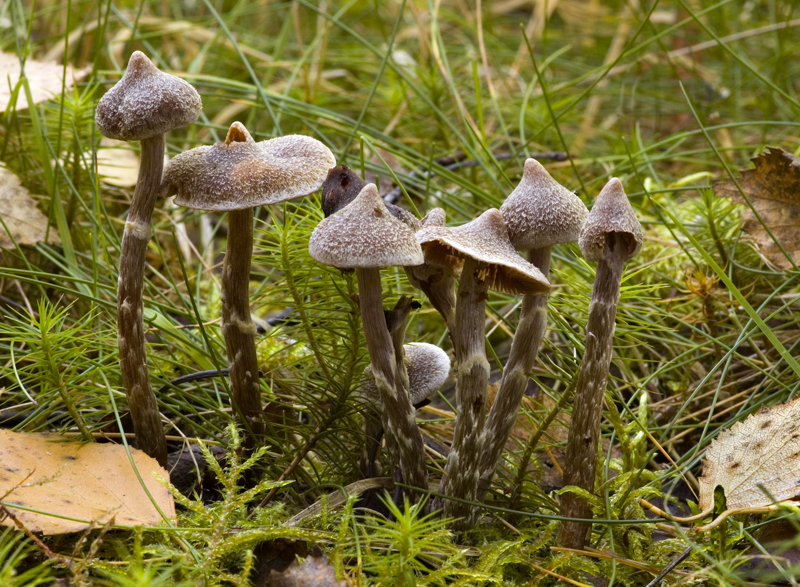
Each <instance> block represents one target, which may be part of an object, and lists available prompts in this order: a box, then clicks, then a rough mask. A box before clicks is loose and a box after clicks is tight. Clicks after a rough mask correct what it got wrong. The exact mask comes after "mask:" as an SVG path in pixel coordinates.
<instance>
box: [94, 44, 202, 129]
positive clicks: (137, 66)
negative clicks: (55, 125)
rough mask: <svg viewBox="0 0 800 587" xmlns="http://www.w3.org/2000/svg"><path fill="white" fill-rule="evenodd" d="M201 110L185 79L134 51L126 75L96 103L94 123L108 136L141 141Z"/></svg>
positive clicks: (189, 120) (190, 118)
mask: <svg viewBox="0 0 800 587" xmlns="http://www.w3.org/2000/svg"><path fill="white" fill-rule="evenodd" d="M202 109H203V104H202V102H201V101H200V94H198V93H197V91H196V90H195V89H194V88H193V87H192V86H191V85H190V84H189V83H188V82H185V81H183V80H182V79H180V78H179V77H175V76H174V75H170V74H168V73H164V72H163V71H160V70H159V69H158V68H157V67H156V66H155V65H153V63H152V61H150V60H149V59H148V58H147V57H146V56H145V54H144V53H142V52H140V51H134V53H133V54H132V55H131V58H130V61H128V68H127V69H126V70H125V75H123V76H122V79H121V80H119V81H118V82H117V83H116V85H115V86H114V87H112V88H111V89H110V90H109V91H108V92H106V94H105V95H104V96H103V97H102V98H101V99H100V102H99V103H98V104H97V111H96V113H95V122H96V124H97V128H98V129H99V130H100V133H101V134H103V135H105V136H107V137H109V138H112V139H118V140H121V141H140V140H142V139H149V138H150V137H154V136H156V135H160V134H164V133H165V132H168V131H170V130H172V129H174V128H180V127H182V126H186V125H188V124H191V123H193V122H194V121H195V120H197V117H198V116H200V111H201V110H202Z"/></svg>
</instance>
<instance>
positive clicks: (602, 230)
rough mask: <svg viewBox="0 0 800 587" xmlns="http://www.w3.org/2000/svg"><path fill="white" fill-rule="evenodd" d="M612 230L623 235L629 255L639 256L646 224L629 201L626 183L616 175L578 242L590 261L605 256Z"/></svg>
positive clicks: (628, 257) (600, 198)
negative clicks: (637, 215)
mask: <svg viewBox="0 0 800 587" xmlns="http://www.w3.org/2000/svg"><path fill="white" fill-rule="evenodd" d="M611 233H616V234H617V235H619V236H621V237H622V238H623V242H624V243H625V248H626V250H627V256H626V257H625V258H624V260H625V261H627V260H628V259H630V258H632V257H635V256H636V255H637V254H638V253H639V251H640V250H641V248H642V239H643V236H642V225H641V224H639V219H638V218H636V213H635V212H634V211H633V208H631V204H630V202H628V196H626V195H625V191H624V190H623V189H622V183H621V182H620V181H619V180H618V179H617V178H616V177H612V178H611V179H610V180H609V182H608V183H607V184H606V185H605V187H603V189H602V190H601V191H600V194H598V196H597V199H596V200H595V202H594V206H593V207H592V211H591V212H590V213H589V218H587V219H586V224H584V225H583V229H582V230H581V236H580V239H579V240H578V245H579V246H580V247H581V252H582V253H583V256H584V257H585V258H586V260H587V261H599V260H600V259H602V258H603V253H604V251H605V248H606V239H607V238H608V235H609V234H611Z"/></svg>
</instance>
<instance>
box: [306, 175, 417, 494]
mask: <svg viewBox="0 0 800 587" xmlns="http://www.w3.org/2000/svg"><path fill="white" fill-rule="evenodd" d="M308 250H309V253H310V254H311V257H312V258H314V259H316V260H317V261H319V262H320V263H324V264H326V265H331V266H333V267H338V268H340V269H355V270H356V277H357V279H358V295H359V307H360V310H361V320H362V323H363V325H364V338H365V340H366V343H367V350H368V351H369V359H370V363H371V364H372V372H373V375H374V377H375V385H376V387H377V388H378V392H379V394H380V398H381V404H382V409H381V422H382V424H383V428H384V430H385V431H386V446H387V449H388V451H389V458H390V460H391V463H392V465H393V466H394V467H398V468H399V469H400V471H401V473H402V475H403V479H404V480H405V481H406V483H408V484H410V485H412V486H414V487H421V488H423V489H427V487H428V485H427V483H428V481H427V479H428V472H427V469H426V467H425V451H424V447H423V445H422V435H421V434H420V432H419V428H417V424H416V421H415V419H414V408H413V406H412V404H411V398H410V397H409V392H408V389H407V388H405V387H404V386H403V384H402V379H401V377H399V376H398V373H397V368H396V363H395V354H394V349H393V345H392V338H391V336H390V334H389V329H388V328H387V327H386V319H385V317H384V314H383V302H382V300H381V276H380V268H381V267H389V266H393V265H419V264H421V263H422V261H423V257H422V251H421V250H420V247H419V244H418V243H417V240H416V238H415V237H414V233H413V232H412V231H411V229H410V228H408V226H406V225H405V224H403V223H402V222H400V221H399V220H397V219H396V218H395V217H394V216H392V214H391V213H390V212H389V210H387V208H386V206H385V205H384V203H383V200H382V199H381V197H380V195H379V194H378V189H377V188H376V187H375V185H374V184H367V185H366V186H364V188H363V189H362V190H361V192H359V194H358V196H357V197H356V198H355V200H353V201H352V202H351V203H350V204H348V205H347V206H345V207H344V208H342V209H341V210H339V211H338V212H336V213H335V214H333V215H331V216H329V217H327V218H325V219H324V220H322V222H320V223H319V224H318V225H317V227H316V228H315V229H314V232H313V233H312V235H311V238H310V239H309V243H308Z"/></svg>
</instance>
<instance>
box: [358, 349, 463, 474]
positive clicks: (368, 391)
mask: <svg viewBox="0 0 800 587" xmlns="http://www.w3.org/2000/svg"><path fill="white" fill-rule="evenodd" d="M403 349H404V362H405V365H406V369H407V372H408V389H409V393H410V397H411V404H412V405H413V406H414V407H415V408H419V407H421V406H422V405H425V404H426V403H428V397H430V396H431V395H432V394H434V393H435V392H436V391H438V390H439V388H441V387H442V385H444V382H445V381H446V380H447V376H448V375H449V373H450V357H448V356H447V353H446V352H444V351H443V350H442V349H440V348H439V347H438V346H436V345H433V344H429V343H426V342H412V343H410V344H407V345H403ZM364 376H365V377H366V378H367V379H366V381H365V382H364V384H363V385H362V386H361V387H360V388H359V395H360V396H361V397H362V398H364V400H365V401H366V403H367V404H368V406H369V407H368V410H367V413H365V414H364V426H365V432H366V444H365V446H364V452H363V454H362V459H361V472H362V474H363V475H364V476H365V477H372V463H373V461H374V460H375V457H374V451H373V450H370V447H373V448H376V447H377V443H379V442H380V437H381V435H382V434H383V428H382V427H380V426H375V425H374V423H375V422H377V421H378V420H379V419H380V418H379V416H378V413H379V412H380V409H381V408H380V406H381V403H380V393H379V392H378V387H377V386H376V385H375V378H374V377H373V374H372V365H369V366H367V368H366V369H364Z"/></svg>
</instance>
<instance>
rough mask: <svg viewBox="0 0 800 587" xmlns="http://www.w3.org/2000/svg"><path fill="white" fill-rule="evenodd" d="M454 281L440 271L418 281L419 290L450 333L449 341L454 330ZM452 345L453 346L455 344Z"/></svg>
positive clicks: (450, 276) (451, 277)
mask: <svg viewBox="0 0 800 587" xmlns="http://www.w3.org/2000/svg"><path fill="white" fill-rule="evenodd" d="M455 281H456V279H455V277H453V276H452V275H450V274H448V273H447V272H445V271H444V270H441V269H440V270H438V271H435V270H434V271H433V272H432V273H431V275H430V276H429V277H428V279H427V280H425V279H420V280H419V288H420V289H421V290H422V293H424V294H425V295H426V296H427V298H428V299H429V300H430V302H431V305H432V306H433V308H434V309H435V310H436V311H437V312H439V314H440V315H441V317H442V319H443V320H444V324H445V326H447V331H448V332H449V333H450V340H451V341H452V340H453V333H454V332H455V329H456V325H455V322H456V313H455V307H456V295H455V294H456V288H455ZM453 344H454V345H455V343H453Z"/></svg>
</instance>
